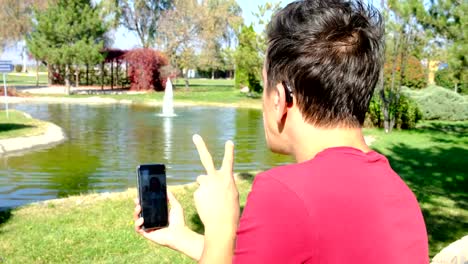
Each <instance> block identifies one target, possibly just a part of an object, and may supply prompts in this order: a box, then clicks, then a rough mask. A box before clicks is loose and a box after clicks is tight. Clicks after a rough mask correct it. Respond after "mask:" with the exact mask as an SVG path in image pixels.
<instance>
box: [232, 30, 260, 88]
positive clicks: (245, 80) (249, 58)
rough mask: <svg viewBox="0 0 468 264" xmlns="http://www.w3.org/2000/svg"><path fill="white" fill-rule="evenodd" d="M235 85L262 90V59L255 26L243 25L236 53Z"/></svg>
mask: <svg viewBox="0 0 468 264" xmlns="http://www.w3.org/2000/svg"><path fill="white" fill-rule="evenodd" d="M235 59H236V78H235V79H236V80H235V87H236V89H240V88H242V87H243V86H248V87H249V88H250V90H251V91H253V92H256V93H261V92H262V86H261V85H260V76H261V67H262V60H261V58H260V54H259V52H258V42H257V34H256V33H255V31H254V29H253V26H250V27H247V26H243V27H242V30H241V33H240V34H239V47H238V49H237V52H236V55H235Z"/></svg>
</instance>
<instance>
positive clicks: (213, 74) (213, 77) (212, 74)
mask: <svg viewBox="0 0 468 264" xmlns="http://www.w3.org/2000/svg"><path fill="white" fill-rule="evenodd" d="M214 79H215V71H214V70H211V80H214Z"/></svg>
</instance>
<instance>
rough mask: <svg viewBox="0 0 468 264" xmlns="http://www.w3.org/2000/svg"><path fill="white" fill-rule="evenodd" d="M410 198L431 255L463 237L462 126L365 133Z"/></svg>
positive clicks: (467, 189) (467, 209) (467, 152)
mask: <svg viewBox="0 0 468 264" xmlns="http://www.w3.org/2000/svg"><path fill="white" fill-rule="evenodd" d="M366 133H367V134H370V135H374V136H376V138H377V140H376V141H375V143H374V144H373V148H375V149H376V150H378V151H379V152H381V153H382V154H384V155H386V156H387V157H388V159H389V161H390V163H391V165H392V167H393V168H394V169H395V171H397V172H398V174H399V175H400V176H401V177H402V178H403V179H404V181H405V182H406V183H407V184H408V185H409V186H410V188H411V189H412V190H413V192H414V193H415V194H416V197H417V198H418V201H419V203H420V205H421V208H422V210H423V214H424V219H425V221H426V227H427V231H428V233H429V246H430V254H431V256H433V255H435V254H436V253H438V252H439V251H440V250H441V249H442V248H443V247H445V246H447V245H448V244H450V243H451V242H453V241H455V240H457V239H460V238H462V237H463V236H465V235H467V234H468V175H467V170H466V168H467V167H466V165H467V157H468V137H467V135H468V121H464V122H423V123H421V124H420V125H419V127H418V129H416V130H413V131H394V132H393V133H391V134H390V135H386V134H385V133H384V132H383V131H382V130H367V131H366Z"/></svg>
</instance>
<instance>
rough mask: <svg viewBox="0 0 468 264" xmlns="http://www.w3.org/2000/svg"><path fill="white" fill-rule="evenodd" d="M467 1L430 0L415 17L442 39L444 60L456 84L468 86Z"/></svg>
mask: <svg viewBox="0 0 468 264" xmlns="http://www.w3.org/2000/svg"><path fill="white" fill-rule="evenodd" d="M467 13H468V2H466V1H459V0H431V1H430V6H429V8H428V9H427V11H426V10H424V12H421V13H420V14H419V15H418V16H417V17H418V20H419V22H420V23H422V24H423V25H424V27H425V28H427V29H429V30H431V31H432V32H433V33H434V35H435V36H438V37H440V38H442V39H443V40H444V44H445V48H446V50H447V57H446V58H445V60H446V62H447V63H448V65H449V68H450V72H451V73H453V78H454V81H455V90H457V86H459V85H463V86H464V87H462V88H464V89H467V87H466V86H468V62H467V58H466V56H467V54H468V42H467V39H466V38H467V35H468V27H467V25H468V17H467V15H466V14H467Z"/></svg>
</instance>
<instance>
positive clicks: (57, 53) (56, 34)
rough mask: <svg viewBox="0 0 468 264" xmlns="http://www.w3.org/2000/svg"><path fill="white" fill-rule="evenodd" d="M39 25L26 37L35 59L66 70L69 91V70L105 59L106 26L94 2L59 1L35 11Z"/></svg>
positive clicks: (87, 0) (85, 0) (36, 24)
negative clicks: (75, 66) (102, 51)
mask: <svg viewBox="0 0 468 264" xmlns="http://www.w3.org/2000/svg"><path fill="white" fill-rule="evenodd" d="M34 16H35V20H36V22H35V23H34V26H33V31H32V33H31V34H30V36H29V37H28V38H27V40H26V42H27V46H28V48H29V50H30V52H31V53H32V54H33V56H34V57H35V58H37V59H40V60H42V61H45V62H46V63H47V65H48V68H49V82H50V79H51V77H52V76H51V74H52V73H51V70H52V65H57V66H59V67H63V68H64V69H65V78H64V79H65V86H66V87H67V93H69V92H70V71H71V70H70V68H71V67H72V66H73V65H78V64H80V63H86V64H87V63H90V64H95V63H98V62H101V61H102V60H103V57H102V54H101V53H100V51H101V50H102V49H103V47H104V35H105V33H106V31H107V28H106V26H105V25H104V23H103V22H102V20H101V18H100V16H99V10H98V9H96V7H95V6H93V4H92V1H91V0H58V1H57V3H56V4H55V5H51V6H50V7H48V8H47V9H46V10H44V11H42V12H41V11H39V10H38V9H35V10H34Z"/></svg>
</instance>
